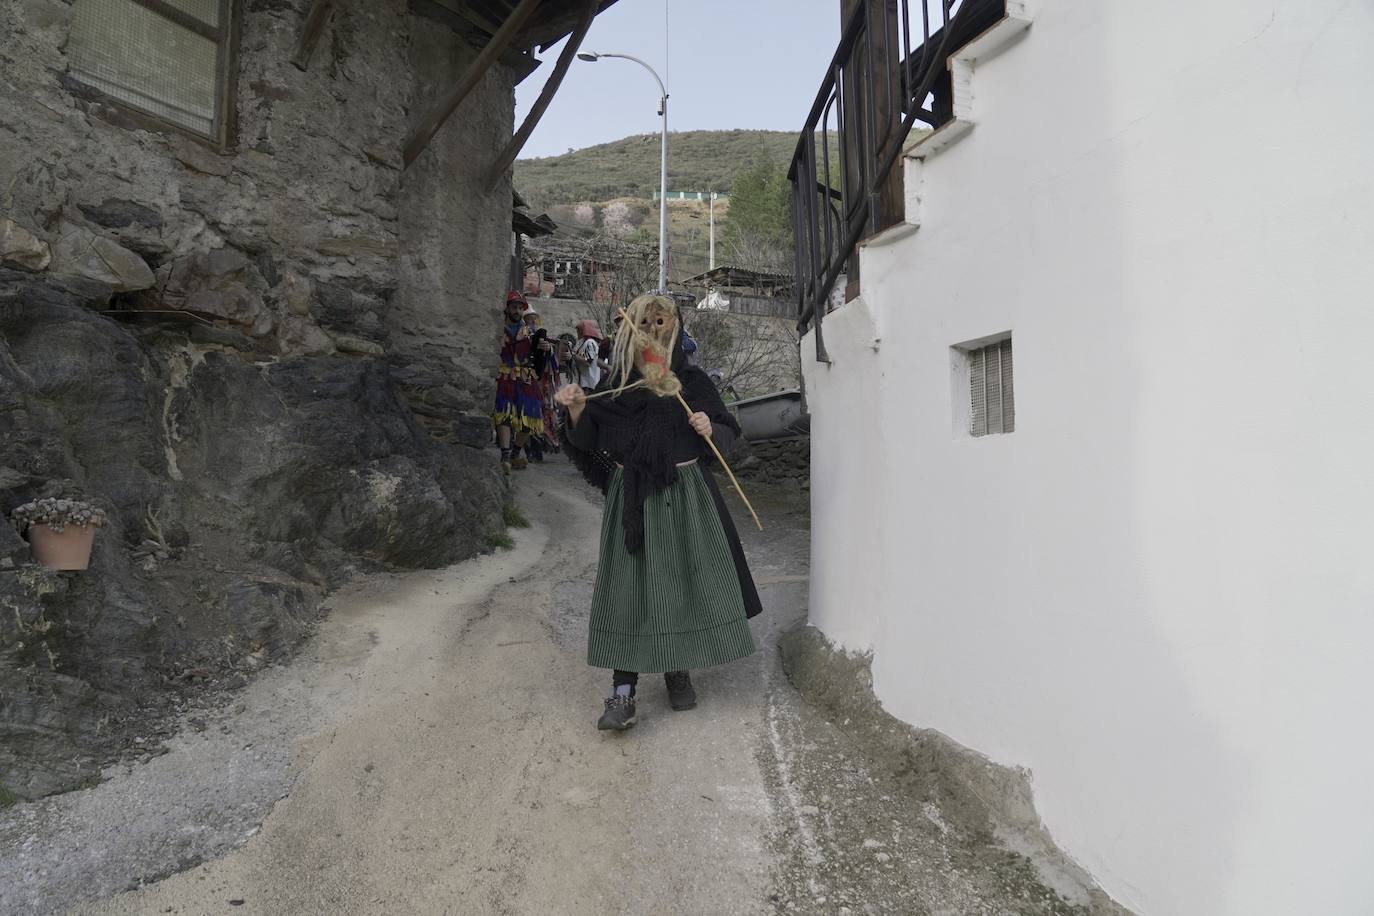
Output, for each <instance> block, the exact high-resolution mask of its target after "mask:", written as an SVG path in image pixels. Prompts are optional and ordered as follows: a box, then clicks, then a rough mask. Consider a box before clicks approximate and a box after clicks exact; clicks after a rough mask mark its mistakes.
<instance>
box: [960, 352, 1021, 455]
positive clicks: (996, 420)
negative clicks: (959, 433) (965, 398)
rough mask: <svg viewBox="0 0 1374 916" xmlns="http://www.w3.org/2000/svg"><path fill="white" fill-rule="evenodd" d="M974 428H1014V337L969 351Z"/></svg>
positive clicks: (982, 431)
mask: <svg viewBox="0 0 1374 916" xmlns="http://www.w3.org/2000/svg"><path fill="white" fill-rule="evenodd" d="M968 367H969V395H970V397H971V399H972V404H971V406H972V411H971V414H970V420H971V422H970V429H969V432H971V433H972V434H973V435H975V436H988V435H993V434H996V433H1009V432H1014V431H1015V429H1016V397H1015V392H1014V387H1013V385H1012V358H1011V338H1007V339H1006V340H1003V341H1001V342H999V343H995V344H988V345H987V346H986V347H979V348H978V349H976V350H970V351H969V353H968Z"/></svg>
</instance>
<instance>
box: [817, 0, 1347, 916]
mask: <svg viewBox="0 0 1374 916" xmlns="http://www.w3.org/2000/svg"><path fill="white" fill-rule="evenodd" d="M1033 12H1034V20H1035V22H1034V25H1033V27H1032V28H1031V30H1030V32H1029V33H1028V35H1027V36H1026V37H1025V39H1024V41H1022V42H1021V43H1019V44H1017V45H1015V46H1014V47H1011V48H1009V49H1008V50H1006V51H1005V53H1003V54H1002V55H1000V56H998V57H996V58H995V59H992V60H990V61H987V62H985V63H979V64H978V65H977V66H976V68H975V71H974V73H973V77H972V92H973V99H974V102H973V104H974V112H973V115H974V117H973V120H974V121H976V124H977V126H976V127H975V128H974V129H973V130H972V131H971V132H970V133H969V134H968V135H967V136H966V137H964V138H963V139H962V140H960V141H959V142H958V143H956V144H954V145H952V146H951V147H949V148H948V149H947V150H945V151H944V152H941V153H939V154H938V155H936V156H933V157H930V158H928V159H927V160H926V161H925V162H924V164H923V165H922V164H920V163H915V164H913V165H912V166H911V173H910V174H909V176H908V177H909V181H911V182H912V183H913V188H912V190H914V191H918V192H919V193H918V194H915V195H913V196H919V198H920V213H919V214H916V213H910V214H909V215H908V218H909V219H911V220H913V221H915V220H919V222H920V224H921V227H920V229H919V230H918V231H917V232H916V233H915V234H914V235H910V236H908V237H906V238H903V239H900V240H897V241H893V242H891V243H890V244H888V245H885V246H883V245H872V246H870V247H868V248H867V249H866V250H865V252H864V255H863V269H862V280H863V285H862V289H863V292H862V297H861V299H860V300H856V301H855V302H852V303H850V304H849V305H847V306H845V307H844V308H843V309H842V310H841V311H838V312H836V313H834V314H832V315H831V316H829V317H828V318H827V319H826V321H825V325H824V331H825V337H826V343H827V345H828V347H829V349H830V352H831V355H832V356H833V358H834V363H833V365H832V366H830V367H826V366H820V365H817V364H815V363H814V362H811V361H810V356H811V354H812V353H813V352H814V350H813V347H812V345H811V341H810V340H809V339H808V341H806V342H804V344H803V351H804V353H805V354H806V356H807V358H808V365H807V383H808V394H809V397H810V402H811V410H812V414H813V442H812V454H813V462H812V468H813V474H814V480H813V486H812V491H811V492H812V500H813V511H814V515H813V526H814V534H813V541H812V543H813V576H814V579H813V584H812V600H811V609H812V610H811V614H812V621H813V622H814V623H815V624H816V625H818V626H819V627H821V628H822V629H823V630H824V631H825V632H826V633H827V634H828V635H829V636H831V637H832V638H833V639H835V640H837V641H838V642H840V643H842V644H843V645H845V646H846V647H848V648H850V649H854V650H858V651H869V650H871V651H873V652H874V663H873V668H874V678H875V689H876V691H877V693H878V696H879V698H880V699H881V700H882V701H883V703H884V704H885V706H886V707H887V708H888V710H889V711H891V712H892V713H894V714H895V715H897V716H899V717H901V718H903V719H905V720H907V721H910V722H912V723H914V724H916V725H919V726H923V727H931V728H935V729H938V730H940V731H941V732H944V733H945V734H947V735H949V736H951V737H953V738H954V739H955V740H957V741H959V742H961V743H963V744H965V745H967V746H969V747H972V748H975V749H977V750H980V751H982V752H984V753H986V754H988V755H989V756H990V757H992V758H993V759H995V760H997V761H999V762H1002V763H1007V764H1016V765H1021V766H1026V767H1029V768H1030V769H1031V770H1032V771H1033V774H1034V777H1033V781H1034V786H1035V790H1036V798H1037V803H1038V806H1039V810H1040V812H1041V814H1042V815H1043V817H1044V819H1045V822H1046V824H1047V826H1048V827H1049V828H1050V830H1051V832H1052V833H1053V834H1054V836H1055V837H1056V839H1057V840H1058V841H1059V842H1060V844H1061V845H1062V846H1063V847H1064V848H1065V849H1067V850H1068V851H1069V852H1070V853H1071V854H1073V855H1074V856H1075V857H1077V858H1078V859H1079V861H1080V862H1082V863H1083V864H1084V865H1085V866H1086V867H1087V868H1088V869H1089V870H1090V871H1091V872H1092V873H1093V874H1094V876H1095V877H1097V878H1098V879H1099V880H1100V881H1101V883H1102V884H1103V886H1104V887H1105V888H1106V889H1107V890H1108V891H1109V892H1110V893H1112V894H1113V896H1115V897H1116V898H1117V899H1118V900H1119V901H1121V902H1122V903H1124V904H1126V905H1128V906H1130V907H1132V908H1134V909H1136V910H1137V911H1138V912H1140V913H1142V914H1146V916H1164V914H1197V916H1225V914H1236V916H1241V914H1244V916H1261V914H1274V916H1279V914H1284V916H1291V914H1308V913H1311V914H1323V916H1332V914H1352V916H1354V914H1363V916H1367V914H1371V913H1374V727H1372V726H1371V719H1374V715H1371V713H1370V711H1369V710H1370V706H1371V705H1374V662H1372V661H1371V654H1372V653H1374V358H1371V357H1372V356H1374V7H1372V6H1371V5H1370V4H1369V3H1367V2H1361V0H1354V2H1351V0H1277V2H1258V0H1209V2H1207V3H1196V2H1190V0H1154V2H1150V3H1145V2H1131V3H1128V2H1126V0H1110V2H1104V0H1039V2H1038V3H1036V4H1035V6H1034V10H1033ZM1007 330H1011V331H1013V346H1014V350H1015V356H1016V395H1017V428H1016V432H1015V433H1013V434H1010V435H1006V436H990V437H986V438H980V439H969V438H960V437H956V436H954V435H952V433H951V416H952V410H953V405H952V404H951V380H950V351H949V348H950V346H951V345H952V344H956V343H959V342H962V341H965V340H970V339H974V338H979V337H983V336H986V335H990V334H996V333H999V332H1003V331H1007ZM875 336H881V342H880V343H879V344H878V346H877V348H876V349H875V348H874V341H873V338H874V337H875Z"/></svg>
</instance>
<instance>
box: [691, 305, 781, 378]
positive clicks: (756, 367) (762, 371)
mask: <svg viewBox="0 0 1374 916" xmlns="http://www.w3.org/2000/svg"><path fill="white" fill-rule="evenodd" d="M687 331H688V333H689V334H691V335H692V338H693V339H694V340H695V341H696V342H697V347H698V353H699V357H698V362H699V363H700V364H701V367H702V368H703V369H707V370H716V371H719V372H720V380H719V382H718V385H719V387H720V389H721V391H722V392H724V393H725V394H726V395H727V398H728V396H730V395H733V396H734V397H737V398H748V397H753V396H755V395H760V394H767V393H768V392H770V391H777V390H780V389H784V388H796V387H799V386H800V385H801V341H800V338H799V337H798V335H797V329H796V326H795V324H794V323H793V322H791V321H789V320H785V319H776V318H756V317H752V316H748V315H732V314H730V313H728V312H712V311H697V312H696V313H695V314H693V315H690V316H688V318H687Z"/></svg>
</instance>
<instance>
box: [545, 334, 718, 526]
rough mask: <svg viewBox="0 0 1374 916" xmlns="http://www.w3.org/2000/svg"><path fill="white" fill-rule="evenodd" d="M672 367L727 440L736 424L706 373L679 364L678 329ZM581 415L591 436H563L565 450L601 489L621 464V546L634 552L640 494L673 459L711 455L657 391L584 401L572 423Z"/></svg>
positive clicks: (673, 466)
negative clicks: (587, 424)
mask: <svg viewBox="0 0 1374 916" xmlns="http://www.w3.org/2000/svg"><path fill="white" fill-rule="evenodd" d="M678 326H679V328H680V327H681V321H679V324H678ZM672 367H673V372H674V374H675V375H676V376H677V378H678V381H680V382H681V383H682V397H683V399H684V400H685V401H686V402H687V404H688V406H690V407H691V408H692V410H693V411H700V412H702V413H704V414H706V415H707V416H708V417H710V418H711V423H712V424H713V425H714V426H715V427H716V430H717V433H718V436H719V434H720V433H724V436H719V438H722V439H727V438H728V439H729V440H731V441H733V439H734V438H735V437H736V436H738V435H739V433H740V428H739V424H738V423H737V422H736V421H735V418H734V417H733V416H732V415H731V414H730V411H728V410H726V408H725V402H724V401H722V400H721V397H720V392H718V391H717V390H716V386H715V384H714V383H713V382H712V381H711V378H710V377H709V376H708V375H707V374H706V373H705V372H703V371H702V370H700V369H698V368H695V367H693V366H689V365H688V364H687V355H686V353H684V352H683V349H682V335H681V334H680V333H679V335H678V339H677V341H675V343H674V345H673V356H672ZM639 378H640V375H639V371H638V370H635V371H633V372H632V373H631V374H630V381H631V382H634V381H638V380H639ZM588 421H590V423H591V427H592V428H594V430H595V439H594V441H593V440H591V439H590V437H589V436H588V435H580V436H579V435H567V436H565V437H564V438H565V445H566V449H567V452H568V457H569V458H571V459H572V461H573V463H574V464H576V465H577V468H578V470H580V471H581V472H582V476H583V477H585V478H586V479H587V480H588V482H590V483H591V484H592V485H593V486H595V487H597V488H598V489H600V490H601V492H602V493H605V492H606V490H607V489H608V488H609V487H610V483H611V477H612V476H613V475H614V473H615V470H616V464H617V463H619V464H620V465H622V466H623V467H624V470H625V474H624V493H625V496H624V509H623V511H622V512H621V522H622V525H623V526H624V529H625V549H626V550H628V551H629V552H630V553H637V552H639V550H640V549H641V548H642V547H643V546H644V500H645V499H646V498H647V497H648V496H649V495H650V494H651V493H657V492H659V491H660V490H663V489H666V488H667V487H669V486H671V485H672V484H673V483H674V482H675V481H676V480H677V462H679V461H682V460H690V459H691V458H698V459H702V460H710V459H712V458H713V457H714V456H713V455H712V453H711V450H710V447H709V446H708V445H707V444H706V443H705V442H703V441H701V437H700V436H698V435H697V434H696V433H695V432H693V431H692V429H691V427H690V426H689V425H688V423H687V412H686V411H685V410H683V409H682V405H681V404H679V403H678V401H677V398H667V397H661V396H660V395H656V394H654V393H653V392H651V391H649V390H648V389H645V388H636V389H634V390H632V391H627V392H625V393H624V394H622V395H619V396H618V397H616V396H610V395H607V396H604V397H599V398H595V399H593V400H590V401H588V402H587V406H586V408H585V410H584V412H583V415H582V420H581V422H580V423H579V426H581V425H582V424H585V423H588ZM724 444H726V445H727V446H728V443H724ZM688 452H690V454H688Z"/></svg>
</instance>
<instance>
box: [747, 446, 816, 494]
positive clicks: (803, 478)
mask: <svg viewBox="0 0 1374 916" xmlns="http://www.w3.org/2000/svg"><path fill="white" fill-rule="evenodd" d="M741 449H742V450H741V453H740V456H739V459H738V460H737V462H736V464H735V467H736V468H737V471H738V473H739V476H741V477H746V478H748V479H750V480H758V481H761V482H763V483H771V484H786V485H790V486H795V487H799V488H800V489H803V490H809V489H811V437H810V436H795V437H792V438H788V439H768V440H766V441H763V442H746V443H744V444H743V445H742V446H741Z"/></svg>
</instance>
